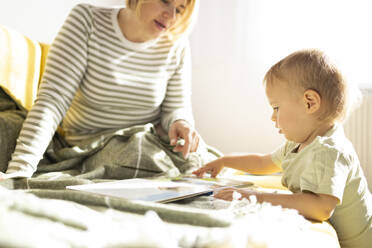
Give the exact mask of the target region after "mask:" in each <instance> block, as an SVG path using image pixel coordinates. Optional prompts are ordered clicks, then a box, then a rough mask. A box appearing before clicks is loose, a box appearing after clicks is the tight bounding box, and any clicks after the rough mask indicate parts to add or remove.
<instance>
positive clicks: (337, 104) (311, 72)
mask: <svg viewBox="0 0 372 248" xmlns="http://www.w3.org/2000/svg"><path fill="white" fill-rule="evenodd" d="M277 80H280V81H284V82H286V83H288V84H289V85H288V86H289V87H291V88H294V89H300V90H302V91H303V92H305V90H309V89H311V90H314V91H316V92H317V93H318V94H319V95H320V97H321V102H322V111H321V114H320V116H319V118H320V119H321V120H324V121H332V122H333V121H337V122H342V121H344V120H345V119H346V118H347V117H348V114H349V112H351V110H352V107H353V106H356V104H354V103H359V102H360V100H361V94H360V91H359V89H357V88H356V87H355V88H352V85H349V84H347V82H346V80H345V78H344V77H343V75H342V74H341V72H340V71H339V70H338V68H337V67H336V66H335V65H334V64H333V63H332V62H331V61H330V59H329V58H328V57H327V56H326V55H325V54H324V53H323V52H322V51H320V50H317V49H307V50H300V51H297V52H294V53H292V54H290V55H288V56H287V57H285V58H284V59H282V60H280V61H279V62H278V63H276V64H275V65H273V66H272V67H271V68H270V70H269V71H268V72H267V73H266V75H265V78H264V83H265V84H274V82H275V81H277Z"/></svg>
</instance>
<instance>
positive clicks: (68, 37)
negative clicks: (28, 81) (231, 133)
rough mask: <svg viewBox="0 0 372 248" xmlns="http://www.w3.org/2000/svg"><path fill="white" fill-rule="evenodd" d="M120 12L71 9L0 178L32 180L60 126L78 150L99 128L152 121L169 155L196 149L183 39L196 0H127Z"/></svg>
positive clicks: (187, 56)
mask: <svg viewBox="0 0 372 248" xmlns="http://www.w3.org/2000/svg"><path fill="white" fill-rule="evenodd" d="M126 6H127V7H126V8H122V9H115V8H103V7H96V6H91V5H87V4H79V5H77V6H76V7H74V8H73V9H72V11H71V13H70V14H69V16H68V17H67V19H66V21H65V23H64V25H63V26H62V28H61V30H60V31H59V33H58V35H57V37H56V38H55V40H54V42H53V44H52V46H51V49H50V51H49V54H48V59H47V65H46V70H45V73H44V76H43V80H42V83H41V86H40V90H39V93H38V97H37V100H36V101H35V104H34V106H33V107H32V109H31V110H30V112H29V114H28V116H27V118H26V120H25V122H24V124H23V127H22V130H21V133H20V135H19V138H18V140H17V145H16V148H15V151H14V153H13V155H12V159H11V161H10V162H9V165H8V169H7V171H6V174H0V177H1V178H3V179H5V178H15V177H31V176H32V174H33V173H34V172H35V171H36V169H37V165H38V163H39V161H40V160H41V158H42V156H43V154H44V152H45V150H46V148H47V146H48V144H49V143H50V141H51V139H52V137H53V135H54V133H55V131H56V129H57V127H58V126H59V125H60V126H61V128H62V130H63V132H64V136H65V139H66V141H67V142H68V144H69V145H78V144H79V142H81V141H83V140H85V139H87V138H91V137H92V136H94V135H96V134H97V133H100V132H102V131H105V130H115V129H119V128H126V127H131V126H135V125H143V124H146V123H153V124H154V125H156V130H157V131H158V132H162V130H166V131H167V132H168V135H169V138H170V141H171V142H170V143H171V145H174V146H175V148H174V151H176V152H182V154H183V156H184V157H185V158H187V157H188V155H189V153H190V152H195V151H196V149H197V147H198V144H199V135H198V133H197V132H196V131H195V130H194V128H193V117H192V112H191V102H190V91H191V89H190V54H189V47H188V42H187V39H186V37H185V36H186V35H185V33H186V32H187V29H188V27H189V24H190V22H191V20H192V14H193V11H194V7H195V0H127V1H126ZM178 139H184V141H185V142H184V144H183V145H179V144H178V143H177V140H178Z"/></svg>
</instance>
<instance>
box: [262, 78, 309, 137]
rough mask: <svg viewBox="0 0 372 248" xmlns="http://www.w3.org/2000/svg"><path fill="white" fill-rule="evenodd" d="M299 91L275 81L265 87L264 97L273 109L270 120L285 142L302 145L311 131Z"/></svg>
mask: <svg viewBox="0 0 372 248" xmlns="http://www.w3.org/2000/svg"><path fill="white" fill-rule="evenodd" d="M298 91H299V89H295V88H293V87H292V88H291V87H290V86H289V85H288V83H286V82H282V81H279V80H278V81H275V82H272V83H268V84H267V85H266V96H267V98H268V100H269V103H270V105H271V107H272V109H273V114H272V116H271V120H272V121H274V122H275V127H276V128H278V129H279V133H282V134H283V135H284V136H285V138H286V139H287V140H291V141H294V142H297V143H303V142H305V141H306V140H307V138H308V137H309V135H310V133H311V132H310V130H311V129H312V128H311V127H312V120H311V118H310V116H309V115H308V114H307V112H306V104H305V103H304V101H303V96H302V93H300V92H298Z"/></svg>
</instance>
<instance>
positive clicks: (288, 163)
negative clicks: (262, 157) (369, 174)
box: [272, 125, 372, 248]
mask: <svg viewBox="0 0 372 248" xmlns="http://www.w3.org/2000/svg"><path fill="white" fill-rule="evenodd" d="M298 145H299V144H298V143H294V142H291V141H287V142H286V143H285V144H284V145H283V146H281V147H279V148H278V149H277V150H276V151H274V152H273V154H272V160H273V161H274V163H275V164H277V165H278V166H280V167H281V168H282V170H283V177H282V183H283V185H284V186H286V187H288V189H289V190H291V191H292V192H303V191H311V192H313V193H320V194H328V195H332V196H335V197H337V198H338V199H339V200H340V203H339V205H337V207H336V209H335V211H334V213H333V215H332V216H331V218H330V219H329V221H330V223H331V224H332V225H333V227H334V228H335V229H336V232H337V235H338V238H339V241H340V245H341V247H342V248H349V247H350V248H351V247H352V248H367V247H368V248H371V247H372V196H371V193H370V192H369V190H368V185H367V180H366V178H365V176H364V174H363V171H362V168H361V166H360V164H359V160H358V156H357V155H356V152H355V150H354V148H353V145H352V144H351V142H350V141H349V140H348V139H347V138H346V137H345V134H344V130H343V128H342V126H340V125H335V126H334V127H333V128H332V129H331V130H329V131H328V132H327V133H326V134H325V135H324V136H322V137H320V136H318V137H316V138H315V140H314V141H313V142H312V143H311V144H309V145H308V146H306V147H305V148H304V149H302V150H301V151H300V152H296V150H297V149H296V148H297V147H298Z"/></svg>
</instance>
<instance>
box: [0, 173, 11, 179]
mask: <svg viewBox="0 0 372 248" xmlns="http://www.w3.org/2000/svg"><path fill="white" fill-rule="evenodd" d="M8 178H9V177H8V175H7V174H5V173H3V172H0V181H2V180H5V179H8Z"/></svg>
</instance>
